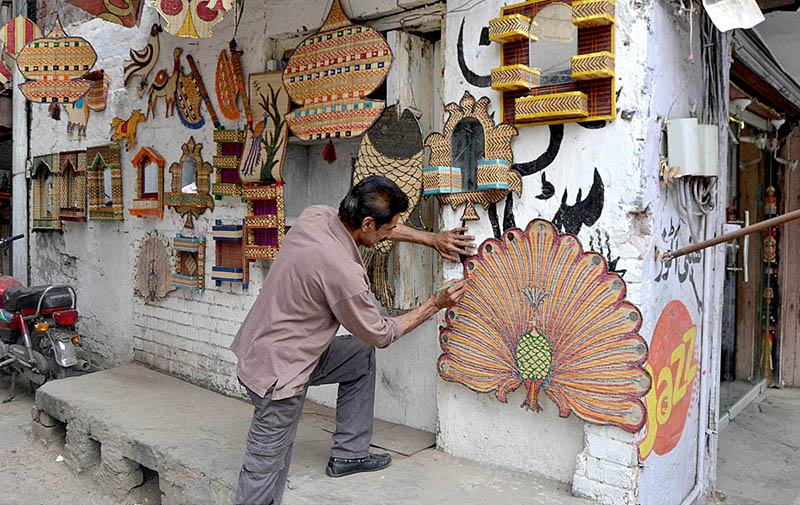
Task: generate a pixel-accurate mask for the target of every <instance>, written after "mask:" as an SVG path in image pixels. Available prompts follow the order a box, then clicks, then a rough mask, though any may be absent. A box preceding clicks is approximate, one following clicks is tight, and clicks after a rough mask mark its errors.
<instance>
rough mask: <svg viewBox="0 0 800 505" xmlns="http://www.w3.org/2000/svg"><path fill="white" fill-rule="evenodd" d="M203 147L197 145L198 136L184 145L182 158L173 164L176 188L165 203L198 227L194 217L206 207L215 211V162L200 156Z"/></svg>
mask: <svg viewBox="0 0 800 505" xmlns="http://www.w3.org/2000/svg"><path fill="white" fill-rule="evenodd" d="M202 150H203V144H197V143H195V141H194V137H189V141H188V142H186V143H185V144H183V145H182V146H181V151H183V154H182V155H181V159H180V160H179V161H177V162H175V163H173V164H172V165H170V167H169V172H170V174H172V185H171V188H172V191H170V192H169V193H164V204H165V205H167V206H169V207H172V208H173V209H175V212H177V213H178V214H180V215H181V216H183V217H184V218H186V222H185V224H184V226H185V227H186V228H194V221H193V219H192V218H193V217H195V218H196V217H197V216H199V215H200V214H202V213H203V212H205V211H206V209H209V210H214V199H213V198H212V197H211V195H209V194H208V193H209V191H210V189H211V181H210V179H209V178H210V176H211V165H210V164H209V163H208V162H207V161H203V157H202V156H201V155H200V152H201V151H202ZM190 170H191V172H190Z"/></svg>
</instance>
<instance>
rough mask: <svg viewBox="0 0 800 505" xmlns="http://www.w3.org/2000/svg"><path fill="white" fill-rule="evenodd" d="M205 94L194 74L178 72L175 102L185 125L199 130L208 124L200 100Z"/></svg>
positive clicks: (179, 116)
mask: <svg viewBox="0 0 800 505" xmlns="http://www.w3.org/2000/svg"><path fill="white" fill-rule="evenodd" d="M202 100H203V96H202V94H201V92H200V87H199V86H198V85H197V81H196V80H195V78H194V76H193V75H192V73H191V71H190V72H189V73H188V74H184V73H183V72H180V71H179V72H178V85H177V89H176V91H175V104H176V105H177V108H178V118H179V119H180V120H181V123H183V126H185V127H187V128H191V129H192V130H197V129H198V128H202V126H203V125H204V124H206V120H205V119H203V115H202V114H201V113H200V102H201V101H202Z"/></svg>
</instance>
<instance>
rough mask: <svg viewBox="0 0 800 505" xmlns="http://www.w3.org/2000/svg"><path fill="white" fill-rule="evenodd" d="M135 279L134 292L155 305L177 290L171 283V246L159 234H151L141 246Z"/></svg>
mask: <svg viewBox="0 0 800 505" xmlns="http://www.w3.org/2000/svg"><path fill="white" fill-rule="evenodd" d="M133 279H134V284H133V286H134V291H136V292H137V293H139V294H140V295H141V296H142V297H144V299H145V302H147V303H154V302H156V301H158V300H159V299H162V298H164V297H165V296H167V294H169V292H170V291H174V290H175V288H174V287H173V286H172V282H171V281H172V257H171V255H170V253H169V246H168V245H167V243H166V242H165V241H163V240H162V239H161V237H159V236H158V233H156V232H150V233H149V234H148V235H147V237H145V239H144V241H143V242H142V245H141V246H139V254H138V255H137V257H136V271H135V273H134V276H133Z"/></svg>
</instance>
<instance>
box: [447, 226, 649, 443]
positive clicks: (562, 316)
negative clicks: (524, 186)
mask: <svg viewBox="0 0 800 505" xmlns="http://www.w3.org/2000/svg"><path fill="white" fill-rule="evenodd" d="M464 274H465V277H466V278H468V279H469V280H468V281H467V282H468V283H467V292H466V295H465V296H464V298H463V299H462V300H461V302H459V303H458V304H457V305H456V306H454V307H452V308H450V309H448V310H447V312H446V316H445V320H446V323H447V325H446V327H445V328H443V329H442V331H441V333H440V335H439V341H440V345H441V348H442V350H443V351H444V353H443V354H442V355H441V356H440V357H439V362H438V369H439V375H440V376H441V377H442V379H444V380H447V381H452V382H458V383H461V384H463V385H465V386H467V387H468V388H469V389H472V390H474V391H477V392H481V393H489V392H492V391H494V392H495V395H496V397H497V399H498V400H500V401H501V402H503V403H506V402H507V401H508V394H509V393H511V392H512V391H514V390H516V389H517V388H519V386H525V389H526V395H525V401H524V402H523V404H522V407H525V408H531V407H532V408H534V409H535V410H537V411H539V410H541V406H540V404H539V399H540V395H541V392H542V391H544V392H545V393H546V394H547V396H549V397H550V398H551V399H552V400H553V402H555V404H556V406H557V407H558V411H559V415H560V416H561V417H568V416H569V415H570V412H574V413H575V414H576V415H577V416H578V417H580V418H581V419H583V420H585V421H589V422H592V423H597V424H609V425H615V426H619V427H621V428H623V429H625V430H627V431H630V432H637V431H639V430H640V429H641V427H642V426H643V425H644V423H645V421H646V419H647V416H646V410H645V405H644V403H643V402H642V398H643V397H644V395H645V394H647V392H648V391H649V390H650V387H651V382H652V378H651V376H650V374H649V373H648V372H647V371H646V370H645V369H644V368H643V365H644V363H645V362H646V361H647V355H648V349H647V344H646V342H645V341H644V339H643V338H642V337H641V336H640V335H639V333H638V331H639V328H640V326H641V324H642V317H641V314H640V313H639V310H638V309H637V308H636V307H635V306H634V305H633V304H631V303H630V302H628V301H626V300H625V293H626V288H625V282H624V281H623V280H622V279H621V278H620V277H619V275H617V274H616V273H611V272H608V269H607V265H606V260H605V258H603V257H602V256H601V255H599V254H597V253H593V252H584V251H583V248H582V246H581V244H580V242H579V241H578V239H577V238H576V237H575V236H573V235H567V234H564V235H562V234H559V233H558V231H557V230H556V229H555V227H554V226H553V225H552V224H551V223H550V222H548V221H545V220H542V219H535V220H533V221H531V222H530V224H528V227H527V228H526V229H525V230H524V231H523V230H521V229H519V228H512V229H509V230H508V231H506V233H505V234H503V237H502V240H496V239H488V240H486V241H485V242H483V244H481V246H480V247H479V249H478V254H477V255H476V256H473V257H471V258H469V259H468V260H467V261H466V262H465V264H464Z"/></svg>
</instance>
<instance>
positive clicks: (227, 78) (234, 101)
mask: <svg viewBox="0 0 800 505" xmlns="http://www.w3.org/2000/svg"><path fill="white" fill-rule="evenodd" d="M236 81H237V76H236V73H235V72H234V71H233V64H232V63H231V61H230V60H229V59H228V53H227V52H226V51H225V50H224V49H223V50H222V51H221V52H220V53H219V58H217V74H216V79H215V81H214V89H215V90H216V92H217V102H218V103H219V109H220V112H222V115H223V116H225V117H226V118H228V119H231V120H234V119H239V106H238V100H239V84H238V83H237V82H236Z"/></svg>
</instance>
